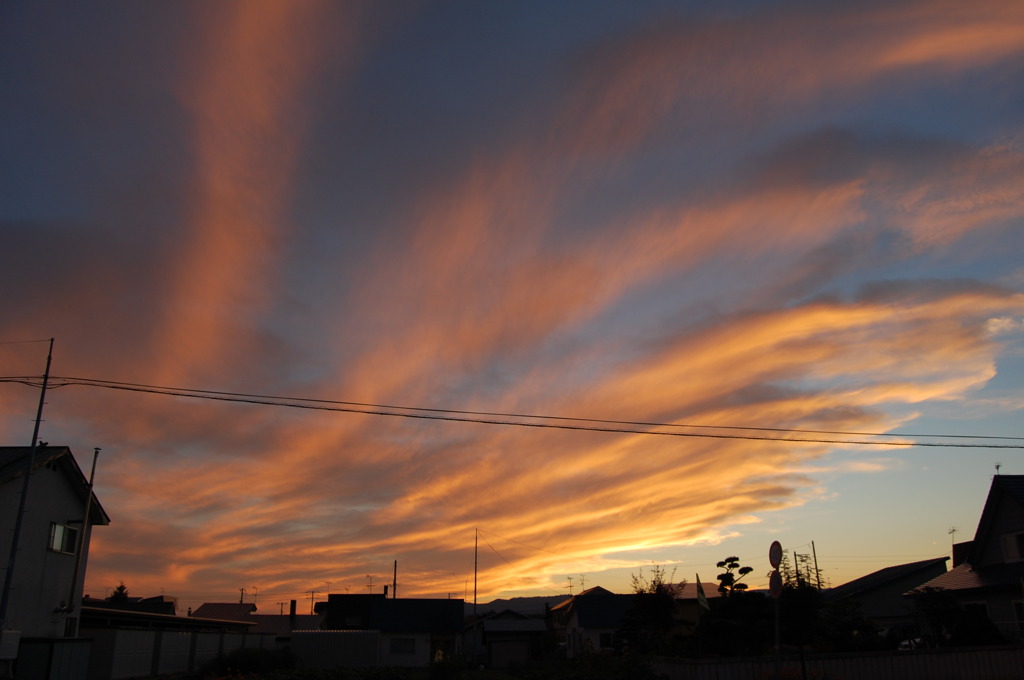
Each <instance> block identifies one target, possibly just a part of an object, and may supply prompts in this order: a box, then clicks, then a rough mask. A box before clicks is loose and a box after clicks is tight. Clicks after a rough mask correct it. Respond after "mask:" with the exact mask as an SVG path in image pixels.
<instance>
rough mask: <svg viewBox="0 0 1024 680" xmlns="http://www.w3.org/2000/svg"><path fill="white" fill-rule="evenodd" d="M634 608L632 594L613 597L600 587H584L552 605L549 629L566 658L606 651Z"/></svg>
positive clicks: (634, 597) (612, 646)
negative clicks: (561, 647)
mask: <svg viewBox="0 0 1024 680" xmlns="http://www.w3.org/2000/svg"><path fill="white" fill-rule="evenodd" d="M635 606H636V595H633V594H630V595H617V594H615V593H613V592H611V591H609V590H605V589H604V588H602V587H600V586H595V587H593V588H587V589H586V590H583V591H581V592H580V593H579V594H577V595H573V596H572V597H570V598H569V599H567V600H565V601H564V602H561V603H560V604H557V605H555V606H554V607H552V608H551V610H550V612H549V618H550V622H551V629H552V631H553V632H554V634H555V638H556V640H557V641H558V642H559V644H562V645H564V647H565V653H566V656H567V657H569V658H570V659H571V658H575V657H577V656H579V655H580V654H583V653H585V652H599V651H610V650H612V649H615V648H616V647H617V646H618V643H619V640H618V639H617V635H618V633H619V632H620V631H621V630H622V628H623V626H624V624H625V622H626V619H627V617H628V616H629V615H630V614H631V613H632V611H633V609H634V607H635Z"/></svg>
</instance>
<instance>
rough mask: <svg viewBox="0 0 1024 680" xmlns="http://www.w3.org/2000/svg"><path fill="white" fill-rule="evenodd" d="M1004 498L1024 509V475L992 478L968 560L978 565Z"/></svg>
mask: <svg viewBox="0 0 1024 680" xmlns="http://www.w3.org/2000/svg"><path fill="white" fill-rule="evenodd" d="M1004 498H1008V499H1010V500H1011V501H1012V502H1014V503H1016V504H1017V505H1018V506H1019V507H1021V508H1022V509H1024V475H995V476H994V477H993V478H992V486H990V487H989V490H988V496H987V497H986V498H985V507H984V509H982V511H981V519H980V520H978V529H977V531H976V532H975V534H974V542H973V543H972V544H971V547H970V550H969V552H968V554H967V557H966V560H965V561H966V562H969V563H970V564H973V565H976V566H977V565H979V564H980V563H981V562H982V551H983V550H984V549H985V547H986V546H987V545H988V540H989V538H990V536H989V534H991V533H992V530H993V524H994V523H995V522H996V518H997V515H998V513H999V504H1000V501H1001V500H1002V499H1004Z"/></svg>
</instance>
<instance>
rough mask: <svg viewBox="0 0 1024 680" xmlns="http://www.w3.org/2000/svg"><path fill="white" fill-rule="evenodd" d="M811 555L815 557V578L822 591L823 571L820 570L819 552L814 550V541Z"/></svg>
mask: <svg viewBox="0 0 1024 680" xmlns="http://www.w3.org/2000/svg"><path fill="white" fill-rule="evenodd" d="M811 554H812V555H814V578H815V580H816V581H817V582H818V590H821V570H820V569H818V551H817V550H815V549H814V541H811Z"/></svg>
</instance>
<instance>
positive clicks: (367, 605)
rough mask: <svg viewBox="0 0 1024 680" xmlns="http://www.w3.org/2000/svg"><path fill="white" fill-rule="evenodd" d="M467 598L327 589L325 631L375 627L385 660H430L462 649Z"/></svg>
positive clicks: (389, 662)
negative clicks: (394, 596)
mask: <svg viewBox="0 0 1024 680" xmlns="http://www.w3.org/2000/svg"><path fill="white" fill-rule="evenodd" d="M462 609H463V601H462V600H461V599H459V600H448V599H445V600H440V599H388V598H387V597H385V596H384V595H374V594H367V595H328V597H327V604H326V606H324V607H321V608H320V611H322V612H323V613H324V621H323V623H322V624H321V628H322V630H324V631H328V630H332V631H377V632H378V633H379V643H378V644H379V657H378V658H379V660H380V664H381V665H385V666H427V665H429V664H430V662H431V661H432V660H434V659H437V658H450V657H452V656H453V655H455V654H458V653H459V651H460V644H459V635H460V633H461V631H462Z"/></svg>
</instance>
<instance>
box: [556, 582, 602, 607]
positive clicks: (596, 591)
mask: <svg viewBox="0 0 1024 680" xmlns="http://www.w3.org/2000/svg"><path fill="white" fill-rule="evenodd" d="M614 594H615V593H613V592H612V591H610V590H607V589H605V588H602V587H601V586H594V587H593V588H587V589H586V590H581V591H580V592H578V593H577V594H575V595H570V596H569V597H567V598H566V599H564V600H562V601H561V602H559V603H558V604H556V605H554V606H553V607H551V611H555V610H556V609H566V608H568V607H569V606H570V605H572V603H573V602H575V601H577V600H579V599H581V598H585V597H604V596H608V595H614Z"/></svg>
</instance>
